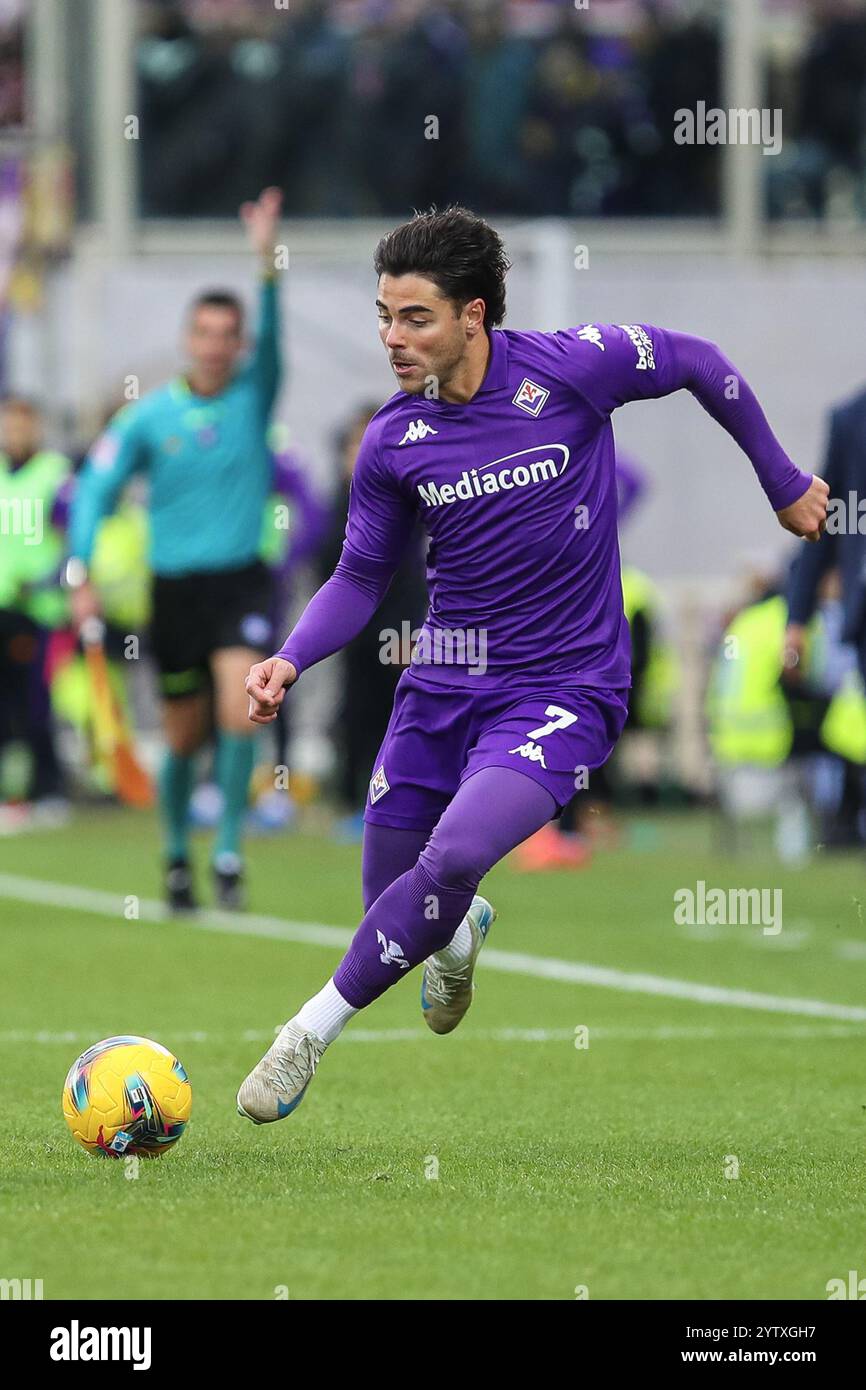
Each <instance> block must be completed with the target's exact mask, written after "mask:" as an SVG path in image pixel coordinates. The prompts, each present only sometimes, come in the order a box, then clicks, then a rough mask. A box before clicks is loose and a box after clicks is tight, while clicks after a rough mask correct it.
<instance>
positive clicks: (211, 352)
mask: <svg viewBox="0 0 866 1390" xmlns="http://www.w3.org/2000/svg"><path fill="white" fill-rule="evenodd" d="M243 345H244V343H243V334H242V333H241V326H240V323H239V322H238V316H237V314H236V313H235V312H234V310H233V309H228V308H221V307H220V306H219V305H216V304H203V305H201V306H200V307H199V308H198V309H196V311H195V313H194V314H193V316H192V320H191V322H190V325H189V328H188V330H187V335H186V350H187V353H188V355H189V360H190V362H191V364H192V366H193V369H194V370H195V371H196V372H197V373H198V374H200V375H201V376H205V377H207V378H209V379H210V380H214V381H218V380H222V379H225V378H227V377H229V376H230V375H231V373H232V371H233V370H234V367H235V363H236V362H237V360H238V357H239V356H240V353H241V350H242V349H243Z"/></svg>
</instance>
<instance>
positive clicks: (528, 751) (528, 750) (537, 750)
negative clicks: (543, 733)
mask: <svg viewBox="0 0 866 1390" xmlns="http://www.w3.org/2000/svg"><path fill="white" fill-rule="evenodd" d="M508 751H509V753H519V754H520V756H521V758H528V759H529V761H530V762H531V763H541V766H542V767H543V768H544V770H545V772H546V771H547V763H546V762H545V761H544V749H543V748H542V747H541V745H540V744H538V743H533V742H532V740H531V739H530V740H529V742H528V743H521V744H519V745H518V747H517V748H509V750H508Z"/></svg>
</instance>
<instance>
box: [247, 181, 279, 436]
mask: <svg viewBox="0 0 866 1390" xmlns="http://www.w3.org/2000/svg"><path fill="white" fill-rule="evenodd" d="M282 204H283V195H282V193H281V192H280V190H279V189H278V188H266V189H265V190H264V191H263V192H262V193H260V194H259V197H258V198H257V199H256V201H255V202H254V203H253V202H251V203H244V204H243V205H242V206H241V210H240V215H241V220H242V222H243V224H244V227H245V228H246V232H247V237H248V239H249V242H250V245H251V247H252V249H253V251H254V252H255V254H256V256H257V258H258V260H259V263H260V266H261V292H260V299H259V322H258V334H257V337H256V343H255V347H254V349H253V353H252V356H251V357H250V362H249V366H248V368H247V370H248V372H249V374H250V377H251V378H252V380H253V381H254V382H255V383H256V386H257V387H258V389H259V391H260V394H261V400H262V409H263V413H264V415H265V416H266V417H267V416H268V415H269V414H270V412H271V410H272V408H273V405H274V401H275V400H276V398H277V393H278V391H279V389H280V382H281V380H282V353H281V351H280V305H279V295H278V294H277V280H276V240H277V227H278V225H279V219H280V212H281V210H282Z"/></svg>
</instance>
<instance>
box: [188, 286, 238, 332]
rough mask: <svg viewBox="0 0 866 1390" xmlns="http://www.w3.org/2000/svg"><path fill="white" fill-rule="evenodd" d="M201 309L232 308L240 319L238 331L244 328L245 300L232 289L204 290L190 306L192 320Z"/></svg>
mask: <svg viewBox="0 0 866 1390" xmlns="http://www.w3.org/2000/svg"><path fill="white" fill-rule="evenodd" d="M199 309H231V310H232V311H233V313H234V314H235V317H236V318H237V321H238V332H239V333H240V332H241V331H242V330H243V326H244V306H243V302H242V301H241V300H240V299H239V298H238V296H237V295H236V294H233V293H232V291H231V290H202V292H201V294H197V295H196V297H195V299H194V300H193V301H192V303H191V304H190V306H189V317H190V320H192V319H194V318H195V315H196V313H197V312H198V310H199Z"/></svg>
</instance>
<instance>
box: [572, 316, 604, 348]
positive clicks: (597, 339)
mask: <svg viewBox="0 0 866 1390" xmlns="http://www.w3.org/2000/svg"><path fill="white" fill-rule="evenodd" d="M577 336H578V338H580V339H581V340H582V342H584V343H593V344H594V345H595V347H597V348H601V350H602V352H604V343H603V342H602V340H601V329H600V328H596V326H595V324H594V323H588V324H587V325H586V327H585V328H579V329H578V330H577Z"/></svg>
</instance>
